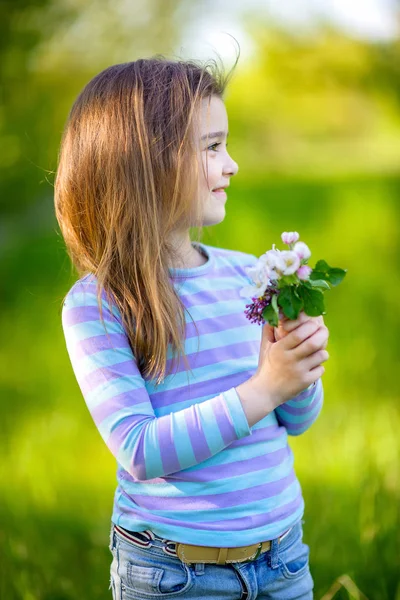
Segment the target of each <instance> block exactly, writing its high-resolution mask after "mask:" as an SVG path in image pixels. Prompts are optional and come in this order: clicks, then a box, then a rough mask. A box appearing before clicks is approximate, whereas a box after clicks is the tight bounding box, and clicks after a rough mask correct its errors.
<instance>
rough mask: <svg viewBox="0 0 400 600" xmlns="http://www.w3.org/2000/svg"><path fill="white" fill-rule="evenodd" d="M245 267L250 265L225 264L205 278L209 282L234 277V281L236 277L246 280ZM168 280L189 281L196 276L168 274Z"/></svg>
mask: <svg viewBox="0 0 400 600" xmlns="http://www.w3.org/2000/svg"><path fill="white" fill-rule="evenodd" d="M245 266H248V267H249V266H250V264H247V265H233V264H226V265H223V266H221V267H216V268H215V269H213V270H212V271H210V272H208V273H207V278H208V279H209V280H212V279H218V280H221V278H222V277H234V278H236V280H237V279H238V275H242V276H243V277H246V280H247V279H248V278H247V274H246V273H245V271H244V267H245ZM169 275H170V278H171V279H172V280H173V281H175V280H176V279H177V280H179V279H182V278H183V279H190V278H191V277H193V276H196V274H194V275H191V274H186V273H185V274H183V275H181V274H179V273H170V274H169Z"/></svg>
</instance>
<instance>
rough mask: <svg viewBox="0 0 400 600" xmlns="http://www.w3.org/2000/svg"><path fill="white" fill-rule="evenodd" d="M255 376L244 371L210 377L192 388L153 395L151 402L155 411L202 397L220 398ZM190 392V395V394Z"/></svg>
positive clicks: (182, 387) (192, 385)
mask: <svg viewBox="0 0 400 600" xmlns="http://www.w3.org/2000/svg"><path fill="white" fill-rule="evenodd" d="M252 375H254V371H242V372H241V373H232V374H229V375H225V376H224V377H217V378H214V379H213V378H212V377H209V378H208V379H207V380H205V381H199V382H198V383H191V384H190V388H188V386H187V385H186V384H185V385H182V386H180V387H176V388H174V389H172V390H171V389H169V390H164V391H163V392H156V393H153V394H151V402H152V404H153V407H154V409H157V408H163V407H166V406H169V405H171V404H175V403H177V402H185V401H186V400H190V399H192V400H193V401H195V400H196V398H201V397H202V396H210V397H211V396H218V395H219V394H220V393H221V390H222V391H225V390H229V389H230V388H232V387H236V386H237V385H240V384H241V383H243V382H244V381H246V380H247V379H248V378H249V377H251V376H252ZM189 390H190V394H189Z"/></svg>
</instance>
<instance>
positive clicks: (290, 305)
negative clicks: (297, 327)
mask: <svg viewBox="0 0 400 600" xmlns="http://www.w3.org/2000/svg"><path fill="white" fill-rule="evenodd" d="M278 304H279V306H281V307H282V310H283V314H284V315H285V316H286V317H288V319H297V317H298V316H299V312H300V311H301V309H302V308H303V302H302V300H301V298H300V297H299V295H298V293H297V290H296V288H295V287H294V286H287V287H284V288H283V289H282V290H281V292H280V294H279V296H278Z"/></svg>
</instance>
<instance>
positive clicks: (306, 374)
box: [251, 313, 329, 408]
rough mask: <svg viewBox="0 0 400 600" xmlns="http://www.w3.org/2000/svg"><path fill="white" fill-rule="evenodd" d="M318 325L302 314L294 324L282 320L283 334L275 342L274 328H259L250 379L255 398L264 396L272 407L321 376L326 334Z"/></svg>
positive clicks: (324, 356) (318, 320)
mask: <svg viewBox="0 0 400 600" xmlns="http://www.w3.org/2000/svg"><path fill="white" fill-rule="evenodd" d="M320 323H321V319H318V318H315V317H314V318H310V317H308V316H307V315H305V314H304V313H303V314H302V315H299V318H298V319H296V321H291V320H287V321H283V322H282V324H281V325H282V329H283V331H284V332H285V335H283V337H282V338H281V339H280V340H279V341H277V342H276V341H275V340H274V331H273V330H274V328H273V327H271V325H269V323H265V324H264V325H263V328H262V336H261V345H260V355H259V360H258V367H257V370H256V372H255V374H254V375H253V376H252V377H251V380H252V383H251V384H252V387H253V391H254V394H255V397H262V395H263V394H264V395H265V401H266V402H267V403H268V405H269V406H272V407H273V408H276V407H277V406H279V405H280V404H283V403H284V402H286V401H287V400H289V399H290V398H294V397H295V396H297V394H299V393H300V392H301V391H302V390H304V389H305V388H307V387H308V386H309V385H310V384H311V383H314V382H315V381H316V380H317V379H319V378H320V377H321V376H322V375H323V373H324V372H325V368H324V367H323V366H322V364H321V363H323V362H325V361H327V360H328V358H329V354H328V352H327V351H326V350H325V349H324V348H325V346H326V344H327V340H328V335H329V332H328V329H327V327H325V325H322V326H321V325H320ZM289 330H290V331H289Z"/></svg>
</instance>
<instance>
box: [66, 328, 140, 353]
mask: <svg viewBox="0 0 400 600" xmlns="http://www.w3.org/2000/svg"><path fill="white" fill-rule="evenodd" d="M115 348H118V349H124V350H125V349H130V346H129V342H128V338H127V337H126V335H125V334H123V333H110V334H109V335H108V336H107V335H106V334H104V335H95V336H93V337H89V338H86V339H84V340H80V341H79V342H77V343H76V345H75V348H74V355H75V358H76V359H82V358H84V357H85V356H90V355H91V354H95V353H96V352H102V351H103V350H114V349H115Z"/></svg>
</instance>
